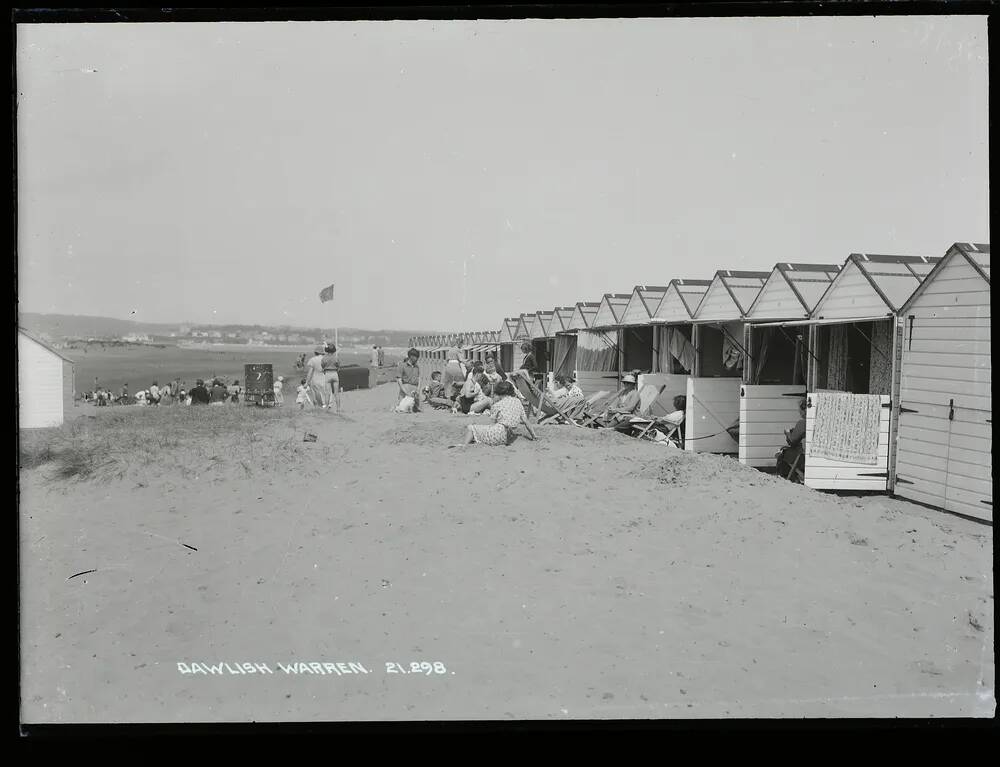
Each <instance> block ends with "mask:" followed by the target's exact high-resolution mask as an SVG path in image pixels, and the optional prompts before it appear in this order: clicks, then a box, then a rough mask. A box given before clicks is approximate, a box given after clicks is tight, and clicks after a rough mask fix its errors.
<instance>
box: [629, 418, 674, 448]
mask: <svg viewBox="0 0 1000 767" xmlns="http://www.w3.org/2000/svg"><path fill="white" fill-rule="evenodd" d="M632 420H633V422H638V423H646V421H647V419H644V418H643V419H632ZM683 427H684V421H681V422H680V423H672V422H671V421H668V420H667V419H665V418H653V419H652V420H649V421H648V423H646V426H645V427H643V429H642V431H640V432H639V433H638V434H637V435H636V438H637V439H655V437H653V436H652V434H653V432H654V431H659V432H661V433H665V435H666V438H667V439H668V440H670V441H671V442H673V443H674V444H675V445H677V447H684V432H683ZM657 441H659V440H657Z"/></svg>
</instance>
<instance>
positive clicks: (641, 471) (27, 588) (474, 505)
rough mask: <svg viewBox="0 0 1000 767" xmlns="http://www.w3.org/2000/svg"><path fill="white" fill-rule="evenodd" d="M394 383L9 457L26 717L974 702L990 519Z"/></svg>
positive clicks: (135, 718)
mask: <svg viewBox="0 0 1000 767" xmlns="http://www.w3.org/2000/svg"><path fill="white" fill-rule="evenodd" d="M393 400H394V392H393V387H391V386H384V387H380V388H378V389H376V390H374V391H356V392H350V393H348V394H345V395H344V404H345V410H346V412H345V414H344V415H343V416H340V417H338V416H335V415H327V414H321V413H316V412H313V413H303V414H301V415H299V416H296V417H295V418H292V419H288V420H287V421H285V422H283V423H276V424H274V425H273V427H271V428H273V430H276V431H277V432H280V433H275V434H272V435H271V437H272V438H273V440H274V442H273V444H284V445H285V448H283V449H285V450H287V451H292V452H289V453H288V454H287V455H286V456H285V457H286V458H288V457H289V456H291V458H290V459H288V460H282V461H274V460H272V459H269V458H268V455H267V453H266V452H261V450H259V449H258V451H257V453H255V454H254V455H253V456H252V458H248V463H247V465H241V464H240V462H239V461H234V460H225V461H222V462H218V463H215V464H212V463H211V462H205V463H204V465H203V467H202V468H203V470H198V467H195V469H194V470H189V471H187V472H182V471H181V470H180V469H178V468H177V467H176V466H175V465H174V464H172V463H171V462H170V461H164V464H163V465H162V466H150V467H146V468H145V469H143V470H141V471H139V472H138V473H130V474H128V475H127V476H126V477H125V478H124V479H121V480H116V481H113V482H110V483H106V484H105V483H97V482H75V483H67V482H63V481H59V482H53V481H51V480H47V479H46V476H47V474H46V469H45V468H44V467H43V468H40V469H32V470H30V471H25V472H23V473H22V476H21V508H20V521H21V529H20V534H21V586H22V591H21V593H22V604H21V610H22V613H21V617H22V624H21V630H22V645H21V647H22V664H23V667H22V693H21V694H22V719H23V720H24V721H26V722H29V723H41V722H149V721H165V722H186V721H249V720H251V719H252V720H257V721H269V720H271V721H275V720H276V721H281V720H307V721H313V720H316V721H318V720H359V719H360V720H384V719H389V720H403V719H421V720H423V719H520V718H536V719H537V718H640V719H643V718H678V717H679V718H700V717H725V716H734V717H735V716H739V717H760V716H767V717H771V716H781V717H840V716H847V717H855V716H858V717H884V716H888V717H891V716H921V717H923V716H935V717H938V716H942V717H948V716H991V715H992V714H993V712H994V705H995V704H994V694H993V689H994V666H993V640H994V637H993V589H992V565H993V563H992V529H991V528H989V527H984V526H981V525H977V524H975V523H972V522H967V521H964V520H962V519H958V518H955V517H951V516H947V515H944V514H942V513H940V512H935V511H932V510H928V509H924V508H922V507H918V506H914V505H911V504H908V503H905V502H901V501H896V500H891V499H887V498H884V497H868V498H854V497H847V498H841V497H835V496H828V495H824V494H820V493H816V492H813V491H810V490H808V489H806V488H803V487H800V486H796V485H792V484H790V483H787V482H784V481H782V480H777V479H774V478H771V477H768V476H765V475H763V474H760V473H758V472H756V471H754V470H751V469H747V468H745V467H742V466H740V465H739V464H738V463H737V462H736V461H735V460H733V459H730V458H725V457H716V456H705V455H697V456H696V455H689V454H686V453H682V452H680V451H676V450H669V449H667V448H664V447H662V446H659V445H654V444H651V443H640V442H638V441H635V440H631V439H628V438H626V437H621V436H619V435H617V434H614V433H611V432H608V431H592V430H577V429H574V428H572V427H566V426H551V427H546V426H543V427H540V440H539V441H538V442H531V441H529V440H527V439H520V440H518V441H517V442H515V444H514V445H512V446H510V447H509V448H482V447H475V448H470V449H466V450H446V449H444V446H445V445H447V444H448V443H449V442H453V441H455V440H456V439H458V438H459V437H460V436H461V432H462V427H463V426H464V425H465V424H466V423H468V422H470V421H471V420H472V419H470V418H465V417H456V416H452V415H451V414H449V413H442V412H435V411H431V412H423V413H420V414H415V415H400V414H394V413H391V412H389V406H390V404H391V402H392V401H393ZM139 415H140V416H141V415H142V414H139ZM306 432H310V433H313V434H315V435H317V441H316V442H314V443H312V442H302V434H304V433H306ZM178 449H179V450H183V448H178ZM87 571H93V572H87ZM77 573H84V574H83V575H76V577H71V576H74V575H75V574H77ZM420 662H427V663H430V664H433V663H435V662H436V663H439V664H442V665H439V666H438V667H437V668H436V669H435V667H434V666H433V665H432V666H431V673H430V674H427V673H425V670H421V671H420V672H419V673H417V672H415V673H399V672H390V671H387V665H386V664H387V663H394V664H399V665H400V666H402V667H403V668H404V669H406V670H409V669H410V668H411V665H410V664H411V663H418V664H419V663H420ZM179 663H181V664H185V665H184V666H180V667H179V666H178V664H179ZM254 663H256V664H260V665H259V666H257V667H254V666H249V667H244V666H241V665H239V664H254ZM279 663H280V664H282V665H283V666H284V667H285V669H288V670H287V671H286V670H283V669H282V668H281V667H280V666H279V665H278V664H279ZM299 663H302V664H306V665H305V666H304V668H303V667H301V666H298V665H295V666H292V665H291V664H299ZM349 663H355V664H360V666H358V665H356V666H354V667H351V666H348V665H346V664H349ZM193 664H206V665H205V666H204V667H202V666H201V665H197V666H196V665H193ZM222 664H228V665H225V666H224V665H222ZM309 664H317V665H309ZM323 664H327V665H323ZM337 664H344V665H343V666H342V667H341V666H338V665H337ZM361 667H363V668H364V669H366V670H367V671H368V672H369V673H360V670H359V669H360V668H361ZM245 668H256V669H258V670H256V671H255V672H254V673H241V671H242V670H244V669H245ZM264 668H266V669H268V670H269V671H271V672H273V673H268V672H267V671H264V670H262V669H264ZM293 668H294V671H292V669H293ZM415 668H419V666H418V667H415ZM213 669H214V670H213ZM345 669H346V670H347V671H351V672H353V673H347V672H346V671H345ZM442 669H443V672H442ZM182 671H187V672H189V673H182ZM202 671H207V673H201V672H202ZM439 672H441V673H439Z"/></svg>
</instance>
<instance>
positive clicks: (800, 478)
mask: <svg viewBox="0 0 1000 767" xmlns="http://www.w3.org/2000/svg"><path fill="white" fill-rule="evenodd" d="M802 458H803V453H799V454H798V455H797V456H796V458H795V461H794V463H792V468H790V469H789V470H788V474H786V475H785V479H787V480H790V481H791V482H797V483H799V484H805V481H806V477H805V473H804V472H803V468H804V467H802ZM800 467H802V468H800Z"/></svg>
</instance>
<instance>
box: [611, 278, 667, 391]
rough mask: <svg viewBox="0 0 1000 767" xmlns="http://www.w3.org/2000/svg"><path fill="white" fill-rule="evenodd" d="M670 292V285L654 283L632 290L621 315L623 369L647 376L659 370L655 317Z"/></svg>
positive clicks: (637, 286) (638, 286)
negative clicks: (656, 359) (657, 364)
mask: <svg viewBox="0 0 1000 767" xmlns="http://www.w3.org/2000/svg"><path fill="white" fill-rule="evenodd" d="M666 293H667V288H666V287H658V286H654V285H636V286H635V287H634V288H633V289H632V295H631V296H630V297H629V300H628V303H627V304H626V305H625V309H624V311H623V312H622V317H621V339H620V345H621V350H622V370H625V371H629V370H640V371H642V372H643V374H646V375H648V374H650V373H653V372H655V371H656V367H655V364H656V363H655V361H654V358H655V356H656V344H655V329H654V327H653V317H654V315H655V314H656V310H657V309H658V308H659V307H660V302H661V301H662V300H663V297H664V296H665V295H666Z"/></svg>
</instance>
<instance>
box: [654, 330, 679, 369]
mask: <svg viewBox="0 0 1000 767" xmlns="http://www.w3.org/2000/svg"><path fill="white" fill-rule="evenodd" d="M673 332H674V329H673V328H670V327H658V328H653V354H654V356H653V371H654V372H656V373H669V372H671V370H672V368H671V366H670V360H671V359H673V357H672V356H671V354H670V335H671V334H672V333H673Z"/></svg>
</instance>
